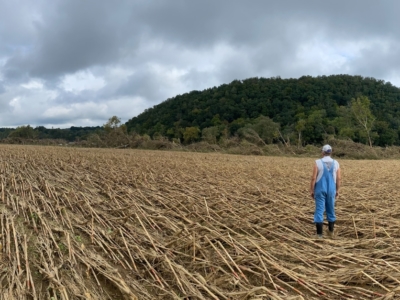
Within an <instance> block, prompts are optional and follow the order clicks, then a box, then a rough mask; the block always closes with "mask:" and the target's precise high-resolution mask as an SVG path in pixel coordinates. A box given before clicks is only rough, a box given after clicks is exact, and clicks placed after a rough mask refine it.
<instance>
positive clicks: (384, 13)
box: [0, 0, 400, 128]
mask: <svg viewBox="0 0 400 300" xmlns="http://www.w3.org/2000/svg"><path fill="white" fill-rule="evenodd" d="M399 12H400V1H398V0H381V1H376V0H375V1H371V0H346V1H344V0H331V1H322V0H301V1H300V0H247V1H244V0H243V1H237V0H126V1H125V0H35V1H32V0H0V127H6V126H7V127H8V126H12V127H15V126H21V125H27V124H30V125H31V126H38V125H43V126H46V127H52V126H53V127H54V128H57V127H60V128H65V127H70V126H97V125H102V124H104V123H105V122H106V121H107V119H108V118H109V117H111V116H113V115H117V116H119V117H120V118H121V119H122V121H123V122H125V121H127V120H128V119H130V118H132V117H134V116H136V115H138V114H140V113H141V112H143V110H144V109H146V108H149V107H152V106H153V105H155V104H158V103H160V102H162V101H164V100H166V99H168V98H171V97H174V96H176V95H178V94H183V93H186V92H190V91H192V90H203V89H206V88H209V87H213V86H219V85H221V84H223V83H230V82H231V81H232V80H235V79H246V78H249V77H267V78H268V77H272V76H281V77H282V78H298V77H300V76H303V75H312V76H318V75H331V74H351V75H361V76H364V77H375V78H377V79H383V80H385V81H390V82H391V83H392V84H394V85H396V86H400V73H399V72H400V17H399V16H398V14H399Z"/></svg>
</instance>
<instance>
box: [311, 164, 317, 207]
mask: <svg viewBox="0 0 400 300" xmlns="http://www.w3.org/2000/svg"><path fill="white" fill-rule="evenodd" d="M317 174H318V167H317V164H314V168H313V174H312V177H311V184H310V195H311V198H313V199H314V187H315V181H316V180H317Z"/></svg>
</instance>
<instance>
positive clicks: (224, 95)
mask: <svg viewBox="0 0 400 300" xmlns="http://www.w3.org/2000/svg"><path fill="white" fill-rule="evenodd" d="M358 97H361V99H362V98H363V97H365V98H367V99H368V100H369V101H368V102H367V106H368V107H367V109H368V111H370V112H371V120H372V124H371V128H370V132H369V133H368V134H370V138H371V141H372V142H373V144H374V145H378V146H386V145H399V144H400V140H399V132H398V128H399V123H400V89H399V88H398V87H395V86H393V85H392V84H391V83H389V82H384V81H383V80H377V79H374V78H368V77H361V76H350V75H332V76H321V77H311V76H303V77H301V78H299V79H281V78H280V77H275V78H249V79H246V80H243V81H240V80H235V81H233V82H231V83H230V84H223V85H221V86H219V87H213V88H209V89H206V90H204V91H192V92H190V93H187V94H183V95H178V96H176V97H174V98H171V99H168V100H166V101H164V102H162V103H160V104H159V105H156V106H154V107H153V108H150V109H147V110H146V111H145V112H143V113H142V114H140V115H138V116H137V117H134V118H132V119H130V120H129V121H128V122H127V123H126V125H127V128H128V130H129V131H131V132H132V131H135V132H137V133H139V134H148V135H149V136H152V137H155V136H160V135H161V136H165V137H168V138H169V139H174V138H175V139H178V138H179V139H181V140H184V141H185V142H187V143H190V142H195V141H199V140H201V139H203V140H204V139H205V140H207V141H209V142H212V141H218V140H219V139H221V138H224V137H229V136H234V135H238V136H241V137H248V136H249V135H252V134H253V133H254V132H256V133H257V134H258V136H259V137H261V139H262V140H263V142H264V143H274V142H278V141H285V142H287V141H291V142H292V143H297V142H298V143H301V144H303V145H306V144H316V143H321V142H322V141H323V140H324V139H325V138H326V137H327V136H328V135H330V136H335V137H338V138H346V139H352V140H353V141H355V142H362V143H368V134H367V133H366V132H365V130H363V128H362V126H360V124H359V123H358V122H357V120H356V118H355V116H354V114H353V113H352V111H351V104H352V99H357V98H358ZM260 116H261V118H260ZM268 130H269V131H268Z"/></svg>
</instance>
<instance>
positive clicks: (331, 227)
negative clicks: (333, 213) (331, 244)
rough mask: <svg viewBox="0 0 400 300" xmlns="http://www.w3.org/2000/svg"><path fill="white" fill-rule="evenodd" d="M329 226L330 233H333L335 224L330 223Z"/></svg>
mask: <svg viewBox="0 0 400 300" xmlns="http://www.w3.org/2000/svg"><path fill="white" fill-rule="evenodd" d="M328 226H329V231H330V232H333V230H334V228H335V222H329V223H328Z"/></svg>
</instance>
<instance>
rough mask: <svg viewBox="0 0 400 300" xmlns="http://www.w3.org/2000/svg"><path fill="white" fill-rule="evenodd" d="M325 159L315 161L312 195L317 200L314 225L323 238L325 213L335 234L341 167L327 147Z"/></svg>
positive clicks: (324, 152) (330, 230)
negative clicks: (336, 201)
mask: <svg viewBox="0 0 400 300" xmlns="http://www.w3.org/2000/svg"><path fill="white" fill-rule="evenodd" d="M322 154H323V157H322V158H321V159H318V160H316V161H315V165H314V167H313V175H312V177H311V186H310V193H311V197H312V198H313V199H314V200H315V212H314V223H315V224H316V229H317V235H318V237H322V234H323V221H324V212H325V211H326V216H327V219H328V223H329V232H330V234H333V231H334V225H335V221H336V215H335V199H336V198H337V197H338V196H339V188H340V179H341V178H340V166H339V163H338V162H337V161H336V160H334V159H332V158H331V154H332V148H331V146H329V145H325V146H324V147H323V148H322Z"/></svg>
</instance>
